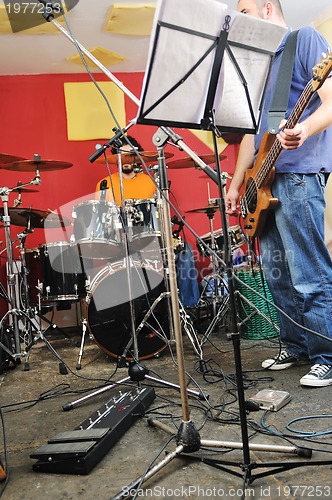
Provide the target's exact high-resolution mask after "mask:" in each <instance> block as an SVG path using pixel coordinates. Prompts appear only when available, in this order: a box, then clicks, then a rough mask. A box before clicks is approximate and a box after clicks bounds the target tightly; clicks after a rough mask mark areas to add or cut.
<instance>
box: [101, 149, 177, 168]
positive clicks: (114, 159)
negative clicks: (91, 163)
mask: <svg viewBox="0 0 332 500" xmlns="http://www.w3.org/2000/svg"><path fill="white" fill-rule="evenodd" d="M139 155H140V156H141V157H142V159H143V160H144V162H145V163H151V162H156V161H157V160H158V153H156V151H139ZM164 156H165V158H171V157H172V156H174V154H173V153H166V152H165V153H164ZM106 160H107V163H109V164H110V165H117V164H118V155H117V154H113V155H108V156H106V159H105V157H104V156H100V157H99V158H98V159H97V160H96V163H106ZM121 163H122V165H125V164H129V165H133V164H134V163H135V164H136V165H141V164H142V161H141V159H140V158H139V157H138V156H137V154H136V153H134V152H130V151H128V152H126V153H121Z"/></svg>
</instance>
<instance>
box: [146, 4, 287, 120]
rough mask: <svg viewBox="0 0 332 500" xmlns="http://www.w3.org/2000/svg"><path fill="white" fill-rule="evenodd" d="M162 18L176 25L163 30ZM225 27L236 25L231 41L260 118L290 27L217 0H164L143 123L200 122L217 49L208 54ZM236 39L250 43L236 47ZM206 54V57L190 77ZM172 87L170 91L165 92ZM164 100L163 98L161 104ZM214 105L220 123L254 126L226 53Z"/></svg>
mask: <svg viewBox="0 0 332 500" xmlns="http://www.w3.org/2000/svg"><path fill="white" fill-rule="evenodd" d="M227 16H230V17H229V18H228V17H227ZM160 23H168V24H170V25H173V26H174V27H172V26H170V27H169V26H166V27H165V26H161V27H160V28H159V31H158V29H157V28H158V26H159V24H160ZM225 27H227V28H228V27H230V29H229V35H228V41H229V42H230V46H231V50H232V52H233V54H234V56H235V58H236V61H237V63H238V65H239V67H240V69H241V72H242V73H243V75H244V77H245V80H246V83H247V85H248V90H249V94H250V101H251V103H252V106H253V109H254V115H255V120H256V121H258V119H259V112H260V109H259V108H260V104H261V100H262V96H263V91H264V87H265V81H266V76H267V74H268V71H269V67H270V62H271V54H273V53H274V52H275V50H276V49H277V47H278V45H279V44H280V42H281V40H282V39H283V37H284V35H285V33H286V28H283V27H281V26H276V25H272V24H271V23H268V22H266V21H262V20H260V19H256V18H252V17H249V16H246V15H244V14H240V13H238V12H236V11H233V10H230V9H228V7H227V5H226V4H223V3H220V2H217V1H216V0H181V4H179V2H178V0H159V2H158V4H157V9H156V15H155V19H154V28H153V33H154V34H153V36H152V37H151V44H150V52H149V60H148V64H147V69H146V72H145V78H144V82H143V89H142V97H141V105H140V108H139V111H138V122H140V119H142V120H143V122H144V119H146V120H150V121H157V122H158V121H159V122H160V121H165V122H168V123H169V122H172V123H173V124H174V125H180V126H182V125H190V124H191V125H198V126H200V124H201V120H202V118H203V114H204V109H205V105H206V98H207V93H208V89H209V83H210V79H211V74H212V69H213V63H214V58H215V52H216V50H215V49H213V50H212V51H211V52H210V53H209V54H208V55H206V53H207V52H208V51H209V50H211V48H212V46H213V43H214V42H215V41H216V40H218V39H219V36H220V32H221V31H222V30H223V29H225ZM188 30H192V31H189V32H188ZM231 43H237V44H241V45H244V47H233V46H232V45H231ZM257 49H258V51H257ZM260 49H263V50H264V52H260ZM200 58H203V61H202V62H201V63H200V64H199V65H198V66H197V67H196V69H195V70H194V71H193V72H192V73H191V74H190V76H188V77H187V78H186V75H187V74H188V72H190V71H191V70H192V68H193V67H194V66H195V64H197V63H198V61H199V60H200ZM182 80H183V81H182ZM180 81H181V84H180V85H179V86H178V87H177V88H175V89H174V90H172V89H173V87H174V86H176V85H177V84H178V82H180ZM170 91H171V92H170ZM167 92H170V94H169V95H168V96H167V97H165V94H166V93H167ZM158 100H161V102H160V103H158V104H157V105H156V103H157V102H158ZM151 107H153V109H151V110H150V108H151ZM214 109H215V116H216V124H217V125H218V126H220V127H225V126H226V127H236V128H246V129H248V128H249V129H252V128H253V127H254V125H253V121H252V117H251V115H250V111H249V106H248V98H247V96H246V94H245V91H244V85H243V82H242V81H241V78H240V76H239V74H238V72H237V70H236V68H235V66H234V64H233V62H232V60H231V59H230V57H229V55H228V54H227V53H226V52H225V53H224V59H223V65H222V68H221V72H220V75H219V84H218V88H217V92H216V96H215V102H214Z"/></svg>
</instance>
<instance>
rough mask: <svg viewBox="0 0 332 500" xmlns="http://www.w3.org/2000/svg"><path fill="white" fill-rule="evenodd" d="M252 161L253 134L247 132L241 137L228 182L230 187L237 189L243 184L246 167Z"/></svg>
mask: <svg viewBox="0 0 332 500" xmlns="http://www.w3.org/2000/svg"><path fill="white" fill-rule="evenodd" d="M253 162H254V136H253V135H250V134H247V135H245V136H244V138H243V139H242V142H241V145H240V149H239V154H238V157H237V162H236V167H235V172H234V175H233V179H232V181H231V183H230V188H232V189H236V190H239V189H240V188H241V186H242V184H243V178H244V174H245V172H246V171H247V170H248V168H250V167H252V165H253Z"/></svg>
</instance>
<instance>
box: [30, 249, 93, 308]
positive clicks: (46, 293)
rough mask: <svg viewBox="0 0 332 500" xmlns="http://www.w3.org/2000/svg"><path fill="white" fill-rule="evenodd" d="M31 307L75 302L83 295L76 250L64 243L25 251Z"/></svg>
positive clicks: (82, 276) (82, 279) (83, 283)
mask: <svg viewBox="0 0 332 500" xmlns="http://www.w3.org/2000/svg"><path fill="white" fill-rule="evenodd" d="M25 259H26V266H27V270H28V285H29V291H30V302H31V304H38V296H39V295H40V300H41V302H42V303H54V302H58V301H69V302H72V301H76V300H78V299H79V298H81V297H84V295H85V275H84V273H83V269H82V267H81V261H80V257H79V255H78V250H77V248H76V247H73V246H71V245H70V244H69V243H67V242H63V241H57V242H54V243H45V244H43V245H40V246H39V247H38V248H33V249H26V253H25Z"/></svg>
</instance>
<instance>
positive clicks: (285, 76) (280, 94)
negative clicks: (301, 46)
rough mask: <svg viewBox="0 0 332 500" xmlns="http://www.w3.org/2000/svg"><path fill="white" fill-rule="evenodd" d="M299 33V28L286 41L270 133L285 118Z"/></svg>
mask: <svg viewBox="0 0 332 500" xmlns="http://www.w3.org/2000/svg"><path fill="white" fill-rule="evenodd" d="M298 33H299V32H298V30H297V31H292V32H291V33H290V34H289V35H288V38H287V40H286V43H285V48H284V52H283V55H282V59H281V63H280V68H279V72H278V77H277V81H276V85H275V89H274V94H273V97H272V102H271V106H270V109H269V113H268V130H269V132H270V134H276V133H277V132H278V130H279V125H280V122H281V120H282V119H283V118H285V113H286V110H287V105H288V99H289V92H290V87H291V81H292V74H293V66H294V57H295V50H296V42H297V35H298Z"/></svg>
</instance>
